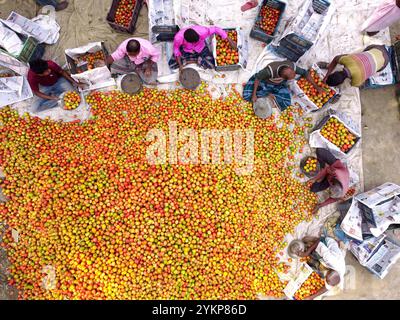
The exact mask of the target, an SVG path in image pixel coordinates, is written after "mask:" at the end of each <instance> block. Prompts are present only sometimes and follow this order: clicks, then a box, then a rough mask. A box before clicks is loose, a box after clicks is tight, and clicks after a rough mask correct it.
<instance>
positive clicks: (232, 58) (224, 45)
mask: <svg viewBox="0 0 400 320" xmlns="http://www.w3.org/2000/svg"><path fill="white" fill-rule="evenodd" d="M227 33H228V37H229V38H231V39H232V40H233V41H234V42H235V43H236V44H237V41H238V35H237V32H236V30H229V31H227ZM216 39H217V59H216V60H217V66H227V65H235V64H238V63H239V50H238V49H233V48H232V47H231V45H230V44H229V41H228V40H227V39H225V40H224V39H222V38H221V37H220V36H219V35H217V36H216Z"/></svg>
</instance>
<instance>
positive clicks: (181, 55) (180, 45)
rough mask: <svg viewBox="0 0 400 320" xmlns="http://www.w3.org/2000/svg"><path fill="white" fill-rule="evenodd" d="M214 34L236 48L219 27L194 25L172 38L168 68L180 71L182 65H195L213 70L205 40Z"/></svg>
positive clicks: (213, 62) (212, 62)
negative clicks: (172, 50) (171, 50)
mask: <svg viewBox="0 0 400 320" xmlns="http://www.w3.org/2000/svg"><path fill="white" fill-rule="evenodd" d="M214 34H217V35H219V36H220V37H221V38H222V39H228V41H229V43H230V44H231V46H232V48H236V43H235V42H234V41H233V40H232V39H230V38H229V37H228V34H227V33H226V32H225V31H224V30H222V29H221V28H219V27H215V26H212V27H206V26H196V25H194V26H190V27H187V28H183V29H181V30H180V31H179V32H178V33H177V34H176V35H175V38H174V55H173V57H172V58H171V59H170V61H169V66H170V68H171V69H176V68H179V70H180V71H181V70H182V68H183V65H184V64H189V63H197V64H198V65H199V66H201V67H203V68H204V69H211V68H214V66H215V61H214V57H213V55H212V53H211V51H210V49H209V47H208V45H207V43H206V41H207V39H209V38H210V37H211V36H213V35H214Z"/></svg>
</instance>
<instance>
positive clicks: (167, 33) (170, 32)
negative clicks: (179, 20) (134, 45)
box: [151, 25, 179, 41]
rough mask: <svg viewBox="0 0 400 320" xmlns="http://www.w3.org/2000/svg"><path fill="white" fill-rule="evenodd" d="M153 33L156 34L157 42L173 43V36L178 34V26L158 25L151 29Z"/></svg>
mask: <svg viewBox="0 0 400 320" xmlns="http://www.w3.org/2000/svg"><path fill="white" fill-rule="evenodd" d="M151 31H152V32H153V33H156V34H157V33H158V35H157V36H156V40H157V41H173V40H174V38H175V35H176V34H177V33H178V32H179V27H178V26H176V25H175V26H167V25H159V26H153V27H152V28H151Z"/></svg>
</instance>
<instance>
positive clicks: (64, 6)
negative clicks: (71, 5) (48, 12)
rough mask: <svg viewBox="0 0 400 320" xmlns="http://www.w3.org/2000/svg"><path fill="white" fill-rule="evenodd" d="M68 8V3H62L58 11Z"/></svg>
mask: <svg viewBox="0 0 400 320" xmlns="http://www.w3.org/2000/svg"><path fill="white" fill-rule="evenodd" d="M67 7H68V1H61V2H60V3H59V4H58V5H57V6H56V11H61V10H64V9H66V8H67Z"/></svg>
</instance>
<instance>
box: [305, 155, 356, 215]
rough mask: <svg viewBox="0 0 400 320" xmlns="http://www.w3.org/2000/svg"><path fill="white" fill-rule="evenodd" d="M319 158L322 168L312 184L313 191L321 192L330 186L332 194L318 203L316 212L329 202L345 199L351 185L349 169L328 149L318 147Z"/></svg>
mask: <svg viewBox="0 0 400 320" xmlns="http://www.w3.org/2000/svg"><path fill="white" fill-rule="evenodd" d="M317 158H318V162H319V163H320V165H321V168H322V169H321V171H320V172H319V173H318V175H317V176H316V177H315V178H314V179H312V180H315V182H314V183H313V185H312V186H311V192H320V191H324V190H326V189H328V188H329V189H330V191H331V196H330V197H329V198H328V199H326V200H325V201H324V202H322V203H320V204H318V205H317V206H316V207H315V209H314V213H316V212H317V211H318V209H320V208H322V207H324V206H327V205H328V204H331V203H334V202H336V201H339V200H341V199H343V197H344V196H345V195H346V193H347V191H348V190H349V186H350V173H349V169H348V168H347V167H346V165H345V164H344V163H343V162H342V161H340V160H338V159H336V158H335V157H334V156H333V155H332V154H331V153H330V152H329V151H328V150H325V149H321V148H318V149H317Z"/></svg>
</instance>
